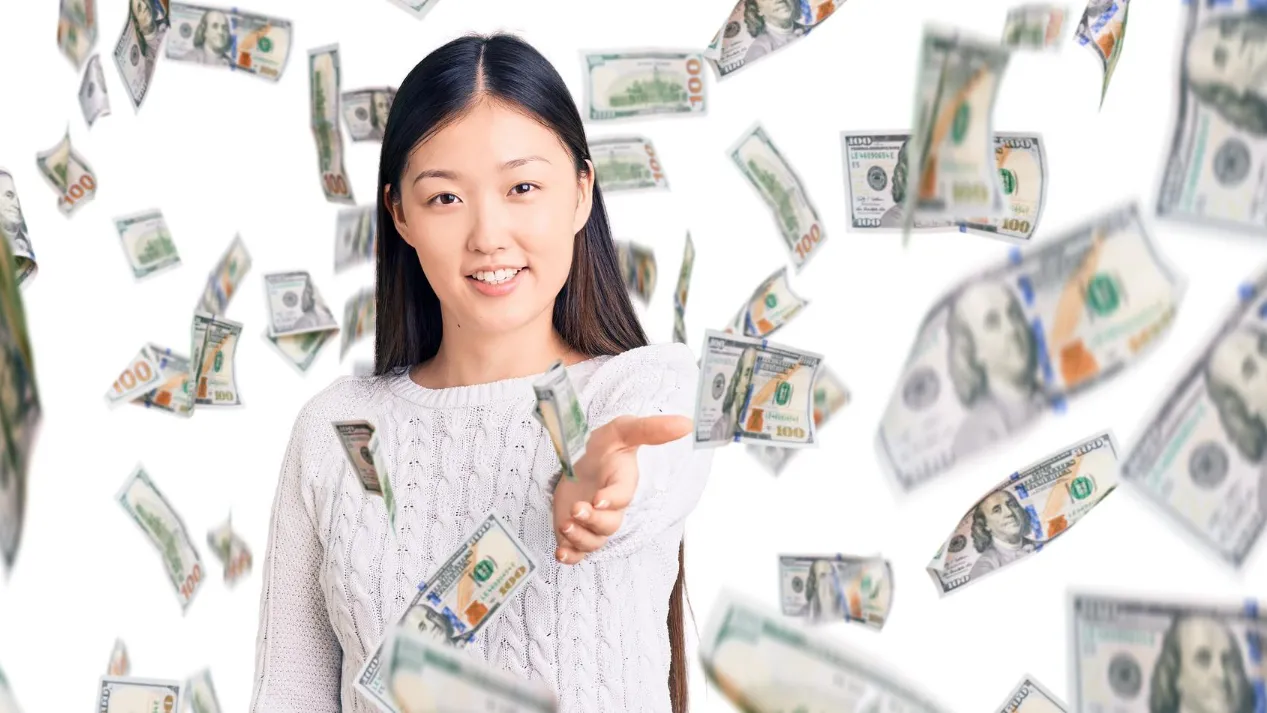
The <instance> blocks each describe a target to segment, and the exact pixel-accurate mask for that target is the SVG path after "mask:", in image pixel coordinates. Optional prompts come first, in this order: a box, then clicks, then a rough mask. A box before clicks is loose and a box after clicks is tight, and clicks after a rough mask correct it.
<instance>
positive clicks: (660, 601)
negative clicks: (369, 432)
mask: <svg viewBox="0 0 1267 713" xmlns="http://www.w3.org/2000/svg"><path fill="white" fill-rule="evenodd" d="M568 376H569V377H570V378H571V380H572V383H573V384H574V385H575V387H576V389H577V392H578V393H579V395H580V400H581V404H582V406H584V407H585V410H586V416H587V417H588V419H589V424H590V427H591V428H598V427H599V426H602V425H603V424H605V423H607V422H608V421H610V420H611V419H613V418H615V417H616V416H619V415H622V414H633V415H640V416H646V415H652V414H658V413H673V414H681V415H685V416H693V415H694V410H695V391H696V383H697V380H698V378H699V371H698V368H697V367H696V363H695V357H694V356H693V355H692V354H691V352H690V350H689V349H687V348H686V347H685V346H684V345H681V344H667V345H654V346H648V347H642V348H639V349H633V350H631V351H628V352H625V353H624V354H620V355H618V356H615V357H598V358H595V359H590V360H588V361H585V362H581V363H579V364H576V365H574V366H571V367H569V368H568ZM536 378H537V377H524V378H518V379H508V380H503V381H497V382H493V383H489V384H479V385H475V386H462V387H454V388H448V389H425V388H423V387H421V386H419V385H417V384H416V383H414V382H413V381H412V380H411V379H410V378H409V376H408V374H407V373H404V372H402V373H401V374H399V375H395V376H382V377H342V378H340V379H338V380H337V381H335V382H334V383H333V384H332V385H330V386H329V387H327V388H326V389H325V390H323V391H322V392H321V393H319V394H317V395H316V396H315V397H313V398H312V400H311V401H309V402H308V403H307V404H306V405H305V406H304V407H303V409H302V410H301V411H300V413H299V417H298V419H297V420H296V422H295V427H294V431H293V432H292V434H291V440H290V446H289V447H288V448H287V450H286V457H285V461H284V463H283V464H282V471H281V476H280V478H279V482H278V484H277V493H276V499H275V502H274V505H273V515H272V520H271V525H270V530H269V540H268V554H267V558H266V561H265V564H264V587H263V592H262V594H261V597H260V629H259V636H258V639H257V642H256V664H255V668H256V673H255V684H254V692H253V696H252V702H251V711H252V713H330V712H334V711H345V712H346V713H362V712H364V713H370V712H371V711H374V710H375V709H374V708H373V706H372V704H371V703H370V702H369V701H367V700H366V699H365V698H363V697H362V696H361V695H360V694H359V693H357V692H356V690H355V689H354V688H353V683H354V682H355V678H356V674H357V672H358V671H359V670H360V668H361V666H362V664H363V663H364V662H365V658H366V656H367V655H368V654H370V653H372V652H373V651H374V650H375V648H376V647H377V646H378V644H379V642H380V641H381V640H382V638H383V636H384V634H385V633H386V632H387V629H388V628H389V627H391V626H394V625H395V624H396V623H397V621H398V620H399V619H400V616H401V614H402V613H403V612H404V610H405V607H406V606H408V604H409V602H410V601H411V600H412V599H413V596H414V593H415V592H416V589H417V586H418V584H419V583H420V582H422V581H423V580H425V579H426V578H427V577H429V576H430V575H431V574H432V572H433V571H434V570H435V569H436V568H437V567H438V566H439V565H440V564H442V563H443V562H444V560H445V559H446V558H447V557H448V556H449V554H451V553H452V551H453V549H454V548H455V547H456V546H457V544H458V542H459V540H460V539H461V537H462V536H463V535H464V534H466V533H467V532H468V531H470V530H471V529H473V528H474V526H475V524H476V520H477V519H478V518H479V517H480V516H481V515H483V514H484V513H485V512H487V511H489V510H493V509H495V510H496V511H497V512H499V513H500V514H501V515H502V517H503V521H504V522H505V523H506V525H507V526H508V528H509V529H510V531H511V532H513V533H514V534H515V535H516V536H518V538H519V540H520V541H521V542H522V543H523V544H524V546H525V547H527V549H528V550H529V551H530V552H531V553H532V554H533V556H534V557H535V558H536V560H537V571H536V574H535V576H534V577H533V578H532V580H531V581H530V582H529V583H528V584H527V585H526V586H525V587H524V588H523V590H521V591H520V592H519V593H518V594H517V595H516V596H515V598H514V599H512V600H511V601H510V602H508V604H507V605H505V606H503V607H502V609H501V612H500V613H499V614H498V616H497V617H496V618H495V619H494V620H493V621H492V622H490V623H489V624H488V625H487V627H486V628H485V629H484V630H483V631H482V632H481V634H480V635H479V636H478V638H477V639H476V641H475V642H473V643H472V644H471V645H470V646H469V647H468V649H467V650H468V651H470V652H471V654H472V655H474V656H478V657H480V658H482V659H485V660H487V661H488V662H489V663H490V664H492V665H493V666H495V667H497V668H499V669H502V670H504V671H508V672H511V673H513V674H515V675H517V676H520V677H523V678H526V679H537V680H540V681H543V682H544V683H545V684H547V685H548V686H549V687H550V688H551V689H552V690H553V691H555V693H556V695H557V696H558V699H559V710H560V711H561V712H562V713H616V712H619V711H647V712H648V713H664V712H667V711H668V710H669V694H668V673H669V639H668V629H667V623H666V621H667V617H668V611H669V608H668V602H669V592H670V590H671V589H672V587H673V583H674V580H675V579H676V577H677V570H678V568H677V550H678V543H679V541H680V540H681V539H682V531H683V526H684V520H685V518H686V515H687V513H689V512H690V511H691V510H692V509H693V508H694V507H695V504H696V502H698V500H699V497H700V494H701V492H702V491H703V488H704V483H705V479H706V478H707V475H708V470H709V466H710V465H711V463H712V456H711V453H712V451H711V450H695V449H694V448H693V444H692V439H691V436H689V435H688V436H686V437H684V438H683V439H681V440H678V441H674V442H673V443H668V444H665V445H662V446H644V447H642V448H640V449H639V452H638V457H637V458H638V469H639V479H638V489H637V491H636V494H635V497H634V500H633V502H632V503H631V505H630V506H629V508H628V510H627V511H626V512H625V518H624V522H623V524H622V525H621V528H620V530H619V531H617V533H616V534H615V535H613V536H612V537H611V539H609V540H608V542H607V543H606V544H605V545H604V546H603V547H602V548H601V549H600V550H598V551H597V552H594V553H591V554H590V555H589V556H588V557H587V558H586V559H585V560H584V561H583V562H582V563H580V564H579V565H561V564H559V562H558V561H557V560H555V558H554V552H555V548H556V546H557V545H556V540H555V535H554V529H553V520H552V515H551V512H552V511H551V501H552V496H553V492H552V491H551V489H550V487H549V484H550V482H551V477H552V476H553V474H554V473H555V472H556V471H558V469H559V459H558V457H557V456H556V455H555V452H554V448H553V447H552V446H551V444H550V440H549V436H548V435H547V434H546V433H545V430H544V429H543V428H542V427H541V425H540V424H539V423H538V422H537V421H536V420H535V419H534V418H533V417H532V414H531V412H532V408H533V403H534V395H533V390H532V382H533V381H534V380H535V379H536ZM353 418H366V419H368V420H370V421H371V422H372V423H374V424H375V426H376V427H377V429H378V433H379V437H380V438H381V439H383V447H384V449H385V452H386V454H387V457H388V459H389V461H390V462H389V466H388V467H389V472H390V474H391V479H392V487H393V489H394V491H395V495H396V500H397V508H398V513H397V517H396V526H397V531H398V536H397V537H396V538H392V537H391V532H390V529H389V527H388V521H387V511H386V509H385V507H384V504H383V499H382V498H381V497H378V496H374V495H370V494H368V493H366V492H365V491H364V490H363V489H362V487H361V484H360V481H359V480H358V479H357V477H356V476H355V475H354V474H353V472H352V467H351V465H350V464H349V463H348V460H347V457H346V456H345V454H344V453H343V450H342V448H341V447H340V446H339V443H338V440H337V438H336V436H335V431H334V428H333V427H332V426H331V425H330V422H331V421H338V420H346V419H353Z"/></svg>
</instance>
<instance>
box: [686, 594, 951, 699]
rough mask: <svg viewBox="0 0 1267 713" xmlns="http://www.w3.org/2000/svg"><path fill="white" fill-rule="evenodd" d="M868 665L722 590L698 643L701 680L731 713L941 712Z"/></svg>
mask: <svg viewBox="0 0 1267 713" xmlns="http://www.w3.org/2000/svg"><path fill="white" fill-rule="evenodd" d="M874 659H875V656H874V655H873V654H871V653H866V652H861V651H855V650H851V649H848V648H846V647H845V646H844V645H841V644H837V643H835V642H833V641H831V640H830V639H827V638H826V637H824V636H822V635H821V634H820V633H818V632H816V631H814V630H811V629H809V628H807V627H805V626H803V625H801V624H799V623H797V622H792V621H788V620H787V619H785V618H784V617H782V616H780V615H779V614H778V613H777V612H774V611H769V610H767V609H766V608H765V607H762V606H758V605H755V604H753V603H751V602H749V601H747V600H746V599H744V598H741V597H739V596H738V595H736V594H734V593H733V592H731V591H729V590H722V592H721V594H720V595H719V596H718V597H717V600H716V601H715V602H713V611H712V614H710V615H709V617H708V623H707V624H706V625H705V628H704V634H703V635H702V636H701V637H700V660H701V662H702V663H703V667H704V675H705V676H707V678H708V680H709V681H710V682H711V683H712V684H713V685H714V686H716V687H717V689H718V690H720V691H721V693H722V694H723V695H724V696H726V698H728V699H729V700H730V702H731V703H733V704H735V706H736V707H737V708H738V709H739V710H743V711H760V712H762V713H770V712H774V711H809V712H812V713H874V712H876V711H893V712H894V713H945V711H946V710H947V709H945V708H943V707H942V706H940V705H938V704H936V703H933V702H932V701H930V700H928V699H927V698H926V697H925V696H924V695H923V694H922V693H921V692H920V691H919V690H918V689H917V688H916V687H915V686H914V685H913V684H911V683H908V682H905V681H903V680H901V679H899V678H898V677H897V676H895V675H893V674H890V673H889V672H887V671H885V670H883V669H881V668H880V667H878V666H876V665H875V664H874V663H873V661H874Z"/></svg>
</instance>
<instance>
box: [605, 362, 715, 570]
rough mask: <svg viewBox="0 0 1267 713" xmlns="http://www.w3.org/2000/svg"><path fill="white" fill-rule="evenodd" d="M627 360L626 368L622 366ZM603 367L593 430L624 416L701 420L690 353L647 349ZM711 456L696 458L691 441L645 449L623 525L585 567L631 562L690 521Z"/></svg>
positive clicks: (701, 451)
mask: <svg viewBox="0 0 1267 713" xmlns="http://www.w3.org/2000/svg"><path fill="white" fill-rule="evenodd" d="M652 350H654V351H652ZM642 352H649V353H642ZM622 360H623V361H626V362H627V363H625V364H621V363H620V362H621V361H622ZM605 367H606V369H607V370H608V371H609V373H608V374H601V375H600V374H596V375H595V376H596V379H597V378H599V377H607V378H605V379H602V380H601V382H600V384H599V387H598V389H597V390H596V393H595V395H594V397H593V398H592V399H591V402H590V413H589V419H590V427H591V428H592V429H596V428H599V427H601V426H603V425H604V424H606V423H608V422H609V421H611V420H612V419H614V418H616V417H617V416H623V415H632V416H655V415H660V414H675V415H679V416H686V417H687V418H694V417H695V395H696V393H695V392H696V389H697V386H698V381H699V367H698V366H696V364H695V358H694V356H693V355H692V354H691V351H690V349H688V348H687V347H686V346H685V345H682V344H672V345H656V346H654V347H643V348H641V349H637V350H633V351H631V352H627V353H625V354H623V355H621V356H620V357H616V358H614V359H613V360H612V361H611V362H609V363H608V364H607V365H605ZM615 367H619V368H615ZM713 452H714V449H698V450H697V449H696V448H695V441H694V435H693V433H688V434H687V435H685V436H683V437H682V438H680V439H678V440H676V441H672V442H670V443H665V444H662V445H658V446H642V447H640V448H639V449H638V454H637V459H638V487H637V490H635V491H634V498H633V502H631V503H630V504H629V507H628V509H626V510H625V518H624V521H623V522H622V523H621V526H620V529H619V530H617V531H616V533H615V534H614V535H612V536H611V537H610V538H609V539H608V540H607V543H606V544H604V545H603V547H602V548H601V549H599V550H598V551H596V552H592V553H590V554H589V555H588V556H587V557H586V560H587V561H590V562H601V561H604V560H608V559H613V558H619V557H627V556H628V555H629V554H630V553H631V552H634V551H636V550H638V549H639V548H641V547H642V546H643V545H645V544H646V543H647V542H649V541H651V540H652V539H654V538H655V537H656V536H658V535H660V534H661V533H663V532H665V531H666V530H668V529H670V528H672V527H675V526H677V525H678V524H680V523H681V522H682V521H683V520H685V519H686V516H687V515H688V514H689V513H690V512H691V511H692V510H694V509H695V505H696V504H697V503H698V502H699V499H700V496H701V495H702V494H703V492H704V485H705V483H706V482H707V480H708V472H709V469H710V467H711V466H712V462H713Z"/></svg>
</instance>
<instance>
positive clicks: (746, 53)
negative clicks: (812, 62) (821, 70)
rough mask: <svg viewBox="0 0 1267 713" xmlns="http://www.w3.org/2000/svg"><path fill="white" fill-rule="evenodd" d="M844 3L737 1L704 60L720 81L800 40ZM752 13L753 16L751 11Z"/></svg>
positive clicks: (836, 0) (825, 0) (840, 0)
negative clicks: (766, 4)
mask: <svg viewBox="0 0 1267 713" xmlns="http://www.w3.org/2000/svg"><path fill="white" fill-rule="evenodd" d="M844 4H845V0H808V1H806V0H802V1H801V2H795V3H792V2H785V3H780V4H771V5H770V6H769V7H768V9H762V8H764V7H765V6H762V5H755V4H753V3H752V2H751V0H738V1H737V2H736V3H735V6H734V8H733V9H732V10H731V11H730V15H728V16H727V17H726V21H725V22H724V23H722V26H721V28H720V29H719V30H717V34H716V35H715V36H714V37H713V41H712V42H710V43H709V45H708V49H707V50H706V51H705V52H704V56H705V57H707V58H708V61H709V62H710V63H711V64H712V65H713V70H714V71H716V72H717V76H718V78H720V79H725V78H726V77H728V76H730V75H732V74H734V73H735V72H738V71H739V70H741V69H743V68H744V67H747V66H748V65H750V64H752V63H753V62H755V61H757V60H759V59H762V58H764V57H768V56H770V55H771V54H773V53H775V52H777V51H779V50H781V49H783V48H785V47H789V46H791V45H794V44H796V43H797V42H799V41H800V40H802V39H804V37H805V36H806V35H808V34H809V33H810V31H811V30H813V29H814V28H816V27H818V26H819V25H821V24H822V23H823V22H824V21H825V20H826V19H827V18H829V17H831V16H832V13H834V12H835V11H836V10H837V9H839V8H840V6H841V5H844ZM754 9H755V12H754V11H753V10H754Z"/></svg>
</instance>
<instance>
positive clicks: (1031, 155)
mask: <svg viewBox="0 0 1267 713" xmlns="http://www.w3.org/2000/svg"><path fill="white" fill-rule="evenodd" d="M909 140H910V135H909V134H905V133H902V132H898V131H890V132H865V133H859V132H842V133H841V135H840V142H841V149H842V151H843V154H844V163H845V174H846V176H847V180H846V182H847V185H848V189H849V196H848V197H849V210H850V219H851V220H850V225H851V226H852V227H853V228H855V229H860V230H865V231H867V232H881V231H897V230H901V229H902V228H903V227H904V224H905V221H904V219H903V213H902V210H903V207H904V201H905V200H906V193H907V176H908V175H909V174H908V173H907V171H908V168H907V161H908V154H907V147H908V146H909V145H910V141H909ZM994 158H995V166H996V167H997V169H998V173H999V181H1000V182H1001V183H1002V188H1003V199H1004V208H1005V210H1004V212H1003V213H1002V214H1001V215H1000V216H999V217H994V218H991V217H988V216H982V217H979V218H976V217H970V216H962V217H960V218H958V219H955V220H950V219H946V218H924V217H921V216H920V214H919V213H918V212H917V213H916V215H915V219H914V221H913V222H912V224H911V228H912V229H913V230H944V229H947V228H951V227H958V228H959V230H960V231H963V232H968V233H976V234H979V235H987V236H990V237H997V238H1002V239H1004V240H1007V241H1009V242H1028V241H1029V240H1030V238H1031V237H1033V235H1034V231H1035V230H1037V229H1038V219H1039V217H1040V216H1041V215H1042V212H1043V203H1044V202H1045V200H1046V198H1047V151H1046V142H1045V141H1043V138H1042V136H1040V135H1038V134H1024V133H1007V132H1001V133H996V134H994Z"/></svg>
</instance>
